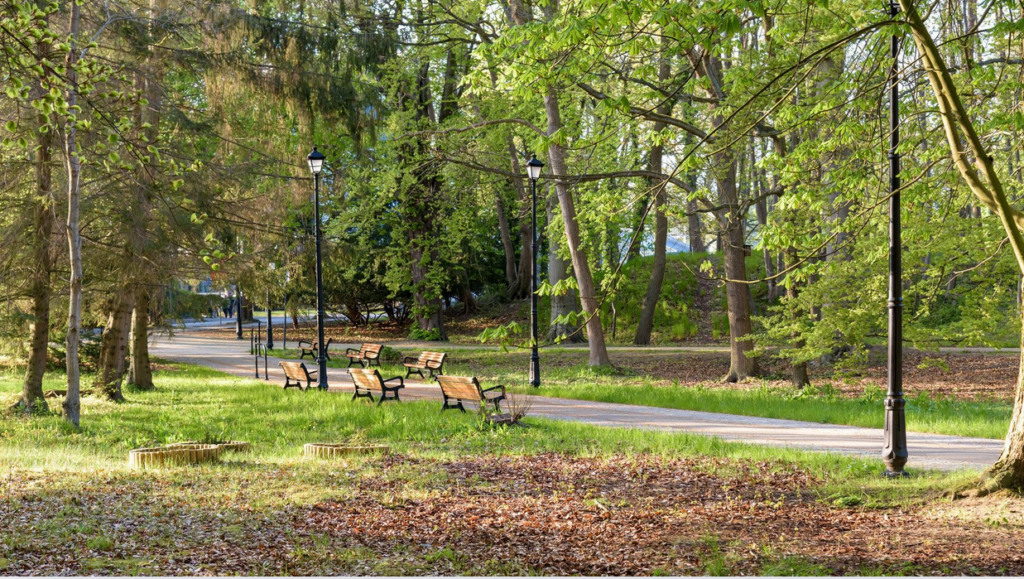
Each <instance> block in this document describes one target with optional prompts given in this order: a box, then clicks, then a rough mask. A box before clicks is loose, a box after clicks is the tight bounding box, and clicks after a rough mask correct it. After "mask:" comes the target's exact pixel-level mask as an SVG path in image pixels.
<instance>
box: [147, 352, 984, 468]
mask: <svg viewBox="0 0 1024 579" xmlns="http://www.w3.org/2000/svg"><path fill="white" fill-rule="evenodd" d="M341 351H343V350H341ZM151 352H152V354H153V355H154V356H157V357H160V358H165V359H168V360H177V361H180V362H188V363H191V364H198V365H202V366H206V367H209V368H212V369H215V370H220V371H222V372H226V373H229V374H234V375H236V376H243V377H249V378H252V377H253V376H254V374H255V370H254V365H253V357H252V356H250V355H249V343H248V340H222V339H215V338H199V337H195V336H190V335H188V334H187V333H179V334H177V335H175V336H174V337H168V336H156V337H154V338H153V345H152V346H151ZM279 361H280V359H279V358H274V357H271V358H270V359H269V360H268V367H269V376H270V382H271V383H273V384H275V385H280V384H283V383H284V374H283V373H282V372H281V369H280V368H279V367H278V365H277V363H278V362H279ZM260 375H261V376H262V375H263V368H262V364H261V368H260ZM327 376H328V381H329V382H330V384H331V391H339V392H341V391H349V392H351V391H352V386H351V381H350V380H349V377H348V373H347V372H345V370H343V369H339V368H329V369H328V373H327ZM402 395H403V396H404V397H409V398H434V399H437V400H440V399H441V392H440V390H439V389H438V388H437V386H436V385H433V384H428V383H424V382H414V381H410V382H409V384H408V386H407V387H406V389H405V390H404V391H403V392H402ZM530 414H531V415H534V416H542V417H545V418H551V419H555V420H575V421H579V422H586V423H589V424H595V425H600V426H613V427H625V428H640V429H651V430H662V431H668V432H689V433H694V434H703V435H708V436H717V437H719V438H722V439H724V440H732V441H737V442H748V443H754V444H766V445H773V446H787V447H793V448H801V449H808V450H816V451H834V452H841V453H844V454H851V455H860V456H868V457H877V456H879V455H880V454H881V448H882V430H881V428H877V429H874V428H861V427H855V426H837V425H831V424H819V423H814V422H801V421H796V420H779V419H774V418H756V417H751V416H736V415H731V414H717V413H713V412H698V411H692V410H674V409H667V408H654V407H650V406H636V405H629V404H610V403H606V402H589V401H583V400H568V399H563V398H549V397H544V396H534V397H532V406H531V409H530ZM881 419H882V408H881V406H879V421H881ZM907 438H908V441H907V444H908V446H909V448H910V464H909V465H908V467H909V468H911V469H913V468H922V467H927V468H937V469H941V470H948V471H952V470H957V469H963V468H984V467H987V466H989V465H991V464H992V463H994V462H995V460H996V459H997V458H998V457H999V453H1000V451H1001V450H1002V441H1000V440H990V439H983V438H965V437H959V436H945V435H938V434H921V433H916V432H911V433H909V434H908V437H907ZM879 464H881V463H879Z"/></svg>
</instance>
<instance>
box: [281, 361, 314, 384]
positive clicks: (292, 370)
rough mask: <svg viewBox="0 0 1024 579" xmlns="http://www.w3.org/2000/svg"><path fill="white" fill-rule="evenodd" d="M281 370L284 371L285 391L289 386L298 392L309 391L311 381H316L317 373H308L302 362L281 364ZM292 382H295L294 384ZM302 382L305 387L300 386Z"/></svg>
mask: <svg viewBox="0 0 1024 579" xmlns="http://www.w3.org/2000/svg"><path fill="white" fill-rule="evenodd" d="M281 369H282V370H284V387H285V390H287V389H288V388H289V387H291V386H295V387H296V388H298V389H299V390H309V389H310V388H311V387H312V386H313V380H316V372H317V371H316V370H313V371H312V372H310V371H309V369H307V368H306V365H305V364H303V363H302V362H281ZM292 380H294V381H295V383H294V384H293V383H292ZM303 381H305V382H306V386H305V387H303V386H302V382H303Z"/></svg>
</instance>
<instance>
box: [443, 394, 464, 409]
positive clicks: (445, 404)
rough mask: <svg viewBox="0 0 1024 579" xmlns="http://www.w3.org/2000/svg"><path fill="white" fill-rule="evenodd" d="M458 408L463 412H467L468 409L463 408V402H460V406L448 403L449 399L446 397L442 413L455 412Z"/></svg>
mask: <svg viewBox="0 0 1024 579" xmlns="http://www.w3.org/2000/svg"><path fill="white" fill-rule="evenodd" d="M456 408H458V409H459V410H461V411H463V412H465V411H466V408H465V407H464V406H462V400H459V403H458V404H452V403H450V402H448V397H447V396H445V397H444V405H443V406H441V411H442V412H444V411H445V410H454V409H456Z"/></svg>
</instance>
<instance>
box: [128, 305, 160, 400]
mask: <svg viewBox="0 0 1024 579" xmlns="http://www.w3.org/2000/svg"><path fill="white" fill-rule="evenodd" d="M128 383H129V384H131V385H132V386H134V387H135V388H136V389H138V390H154V389H155V388H156V387H155V386H154V385H153V369H152V367H151V366H150V362H149V288H147V287H141V286H140V287H139V288H138V289H137V290H136V291H135V307H134V308H133V309H132V332H131V364H130V366H129V370H128Z"/></svg>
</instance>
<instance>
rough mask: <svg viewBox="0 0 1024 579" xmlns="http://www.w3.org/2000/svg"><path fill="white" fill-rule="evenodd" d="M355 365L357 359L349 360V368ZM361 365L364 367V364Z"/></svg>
mask: <svg viewBox="0 0 1024 579" xmlns="http://www.w3.org/2000/svg"><path fill="white" fill-rule="evenodd" d="M355 363H356V359H355V358H349V359H348V367H349V368H351V367H352V365H353V364H355ZM360 365H362V362H360Z"/></svg>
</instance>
